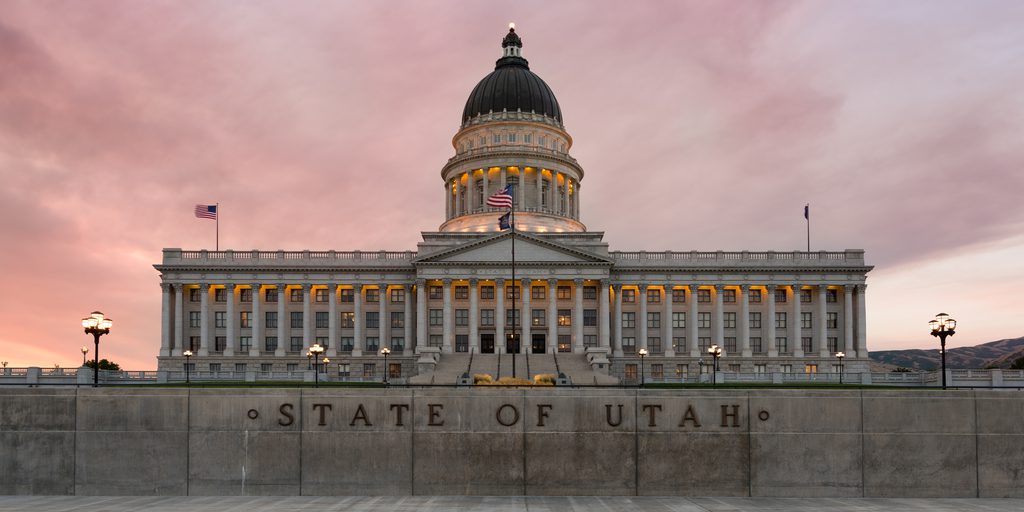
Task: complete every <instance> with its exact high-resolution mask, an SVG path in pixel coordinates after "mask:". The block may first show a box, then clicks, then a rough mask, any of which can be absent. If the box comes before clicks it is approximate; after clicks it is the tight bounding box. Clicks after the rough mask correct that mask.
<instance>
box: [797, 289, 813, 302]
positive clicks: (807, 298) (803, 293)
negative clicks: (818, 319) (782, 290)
mask: <svg viewBox="0 0 1024 512" xmlns="http://www.w3.org/2000/svg"><path fill="white" fill-rule="evenodd" d="M800 302H801V303H803V304H810V303H811V291H810V290H800Z"/></svg>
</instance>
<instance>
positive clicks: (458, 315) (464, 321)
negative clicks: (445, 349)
mask: <svg viewBox="0 0 1024 512" xmlns="http://www.w3.org/2000/svg"><path fill="white" fill-rule="evenodd" d="M455 325H460V326H466V325H469V310H468V309H456V310H455Z"/></svg>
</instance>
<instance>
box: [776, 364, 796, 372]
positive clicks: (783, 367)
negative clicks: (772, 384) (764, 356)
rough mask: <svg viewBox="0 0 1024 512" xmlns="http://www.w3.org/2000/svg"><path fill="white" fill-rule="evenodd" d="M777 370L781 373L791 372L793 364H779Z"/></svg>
mask: <svg viewBox="0 0 1024 512" xmlns="http://www.w3.org/2000/svg"><path fill="white" fill-rule="evenodd" d="M779 371H780V372H782V373H793V365H791V364H780V365H779Z"/></svg>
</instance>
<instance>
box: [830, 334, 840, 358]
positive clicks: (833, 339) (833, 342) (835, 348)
mask: <svg viewBox="0 0 1024 512" xmlns="http://www.w3.org/2000/svg"><path fill="white" fill-rule="evenodd" d="M828 352H829V353H830V354H835V353H836V352H839V338H838V337H837V336H829V337H828Z"/></svg>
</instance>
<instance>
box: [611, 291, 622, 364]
mask: <svg viewBox="0 0 1024 512" xmlns="http://www.w3.org/2000/svg"><path fill="white" fill-rule="evenodd" d="M612 289H613V290H614V291H615V340H614V343H615V346H614V347H613V348H612V355H613V356H614V357H622V285H621V284H615V285H612Z"/></svg>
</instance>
